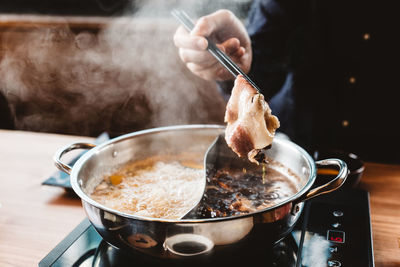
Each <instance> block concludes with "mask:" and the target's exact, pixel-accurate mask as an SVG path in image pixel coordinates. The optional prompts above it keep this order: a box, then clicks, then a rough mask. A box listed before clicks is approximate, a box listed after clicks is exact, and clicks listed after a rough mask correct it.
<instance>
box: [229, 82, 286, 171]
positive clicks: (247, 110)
mask: <svg viewBox="0 0 400 267" xmlns="http://www.w3.org/2000/svg"><path fill="white" fill-rule="evenodd" d="M225 122H226V123H227V127H226V130H225V140H226V142H227V144H228V146H229V147H230V148H231V149H232V150H233V151H234V152H235V153H236V154H237V155H238V156H239V157H246V156H247V157H248V159H249V160H250V161H251V162H254V163H257V164H259V162H260V161H263V157H261V158H260V157H259V152H260V151H261V149H263V148H267V147H268V146H270V145H271V144H272V140H273V138H274V135H275V131H276V129H277V128H279V125H280V124H279V120H278V118H277V117H276V116H274V115H272V114H271V109H270V107H269V106H268V104H267V102H266V101H265V100H264V96H263V95H262V94H261V93H259V92H258V91H257V90H256V89H255V88H254V87H253V86H251V85H250V84H249V83H248V82H247V81H246V80H245V79H244V78H243V76H242V75H239V76H237V78H236V80H235V85H234V87H233V89H232V94H231V97H230V99H229V101H228V104H227V106H226V112H225Z"/></svg>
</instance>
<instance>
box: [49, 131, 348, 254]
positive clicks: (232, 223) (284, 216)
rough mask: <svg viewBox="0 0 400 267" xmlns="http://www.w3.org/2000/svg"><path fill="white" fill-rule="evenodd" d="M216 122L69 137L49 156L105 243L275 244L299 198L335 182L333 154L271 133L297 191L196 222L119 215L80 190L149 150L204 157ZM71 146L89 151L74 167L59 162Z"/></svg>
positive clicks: (338, 181) (139, 248)
mask: <svg viewBox="0 0 400 267" xmlns="http://www.w3.org/2000/svg"><path fill="white" fill-rule="evenodd" d="M224 129H225V128H224V127H223V126H219V125H184V126H172V127H163V128H155V129H150V130H144V131H139V132H134V133H131V134H127V135H123V136H120V137H118V138H115V139H111V140H110V141H108V142H106V143H104V144H102V145H98V146H95V145H93V144H89V143H75V144H71V145H68V146H66V147H63V148H61V149H60V150H59V151H57V152H56V154H55V155H54V160H55V163H56V166H57V167H58V168H59V169H60V170H62V171H64V172H66V173H68V174H70V179H71V185H72V188H73V190H74V191H75V192H76V194H77V195H78V196H79V197H80V198H81V199H82V204H83V208H84V210H85V212H86V214H87V217H88V218H89V220H90V221H91V223H92V224H93V226H94V227H95V229H96V230H97V231H98V232H99V233H100V235H101V236H102V237H103V238H104V240H106V241H107V242H108V243H110V244H112V245H114V246H116V247H118V248H125V249H128V250H131V251H135V252H142V253H145V254H148V255H151V256H156V257H161V258H181V257H185V256H186V257H187V256H195V255H199V254H205V253H206V254H207V255H209V254H212V253H214V252H215V251H218V250H223V249H227V248H230V249H232V248H238V249H240V247H241V246H242V245H245V246H252V245H253V244H257V242H260V241H261V242H263V243H267V244H271V245H272V244H274V243H276V242H278V241H279V240H280V239H282V238H283V237H285V236H286V235H287V234H289V233H290V231H291V230H292V229H293V227H294V225H295V223H296V221H297V220H298V218H299V216H300V214H301V212H302V210H303V205H304V201H306V200H308V199H311V198H313V197H316V196H318V195H321V194H325V193H329V192H331V191H333V190H336V189H337V188H339V187H340V186H341V185H342V184H343V183H344V181H345V179H346V177H347V174H348V169H347V166H346V164H345V163H344V162H343V161H342V160H340V159H326V160H320V161H317V162H314V160H313V159H312V158H311V157H310V156H309V155H308V153H307V152H306V151H305V150H304V149H302V148H301V147H299V146H298V145H296V144H294V143H292V142H290V141H288V140H284V139H279V138H275V139H274V141H273V144H272V148H271V149H269V150H268V156H269V157H271V158H273V159H275V160H276V161H278V162H280V163H282V164H283V165H284V166H286V167H287V168H289V169H290V170H291V171H293V172H294V173H295V174H297V176H298V177H299V178H298V181H296V183H297V184H298V188H300V189H299V191H298V192H297V193H296V194H294V195H292V196H291V197H289V198H287V199H285V200H283V201H282V202H280V203H278V204H277V205H275V206H272V207H269V208H267V209H264V210H261V211H257V212H254V213H249V214H245V215H240V216H235V217H227V218H211V219H196V220H189V219H188V220H186V219H182V220H168V219H155V218H154V219H153V218H146V217H140V216H135V215H130V214H126V213H123V212H119V211H117V210H113V209H110V208H108V207H105V206H103V205H101V204H99V203H97V202H95V201H94V200H93V199H91V198H90V197H89V196H88V195H87V194H86V193H85V192H86V188H87V186H89V185H90V181H91V180H92V179H94V178H95V177H99V175H101V174H102V173H104V172H106V171H108V170H110V168H115V167H116V166H120V165H124V164H126V163H128V162H130V161H132V160H136V159H143V158H145V157H148V156H153V155H159V154H160V153H161V154H166V153H172V154H176V153H180V152H195V153H201V155H204V153H205V152H206V150H207V148H208V147H209V145H210V144H211V143H212V142H213V141H214V140H215V138H216V137H217V136H218V135H219V134H220V133H222V132H223V131H224ZM75 149H90V150H89V151H87V152H86V153H85V154H83V155H82V156H81V157H80V158H79V159H78V161H77V162H76V163H75V164H74V166H73V167H71V166H69V165H67V164H65V163H63V162H62V161H61V158H62V156H63V155H64V154H66V153H67V152H69V151H71V150H75ZM325 165H334V166H337V167H338V168H339V174H338V175H337V177H335V178H334V179H333V180H332V181H330V182H329V183H327V184H325V185H323V186H320V187H317V188H314V189H311V187H312V185H313V183H314V181H315V179H316V173H317V171H316V168H317V166H325Z"/></svg>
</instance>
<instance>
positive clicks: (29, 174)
mask: <svg viewBox="0 0 400 267" xmlns="http://www.w3.org/2000/svg"><path fill="white" fill-rule="evenodd" d="M80 141H90V142H92V141H93V138H89V137H78V136H66V135H56V134H43V133H33V132H21V131H6V130H0V148H1V153H0V183H1V184H0V266H24V267H26V266H37V264H38V262H39V261H40V260H41V259H42V258H43V257H44V256H46V255H47V253H48V252H50V250H52V249H53V248H54V247H55V246H56V245H57V244H58V243H59V242H60V241H61V240H62V239H63V238H64V237H65V236H67V235H68V233H70V232H71V231H72V230H73V229H74V228H75V227H76V226H77V225H78V224H79V223H80V222H81V221H82V220H83V219H84V218H85V214H84V212H83V209H82V207H81V203H80V200H79V199H78V198H76V197H74V196H73V195H69V194H67V193H66V191H65V190H64V189H61V188H56V187H49V186H43V185H41V183H42V182H43V181H44V180H45V179H46V178H48V177H49V176H50V175H51V174H52V173H53V172H55V171H56V168H55V166H54V164H53V159H52V156H53V154H54V152H55V151H56V150H57V149H59V148H60V147H62V146H64V145H66V144H70V143H72V142H80ZM361 187H362V188H364V189H367V190H368V191H369V192H370V199H371V217H372V231H373V239H374V256H375V265H376V267H383V266H385V267H386V266H387V267H389V266H390V267H394V266H400V165H384V164H376V163H366V169H365V173H364V175H363V178H362V182H361Z"/></svg>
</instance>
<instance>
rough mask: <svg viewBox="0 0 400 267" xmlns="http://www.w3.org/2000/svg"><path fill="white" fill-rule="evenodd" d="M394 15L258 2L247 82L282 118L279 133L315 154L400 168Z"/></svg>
mask: <svg viewBox="0 0 400 267" xmlns="http://www.w3.org/2000/svg"><path fill="white" fill-rule="evenodd" d="M384 2H387V1H384ZM392 9H393V10H396V9H395V8H394V7H392ZM390 12H392V11H391V10H390V7H389V6H388V5H386V3H385V4H383V3H380V2H379V3H378V2H373V3H372V1H370V0H368V1H358V0H357V1H317V0H308V1H296V0H271V1H263V0H255V1H254V2H253V5H252V8H251V10H250V13H249V18H248V22H247V29H248V33H249V35H250V37H251V40H252V47H253V62H252V67H251V70H250V73H249V76H250V77H252V79H254V80H255V82H256V83H257V84H258V86H259V87H260V88H261V89H262V90H263V94H264V95H265V96H266V99H267V101H268V102H269V104H270V107H271V109H272V112H273V113H274V114H275V115H277V116H278V118H279V120H280V122H281V128H280V129H279V130H280V131H282V132H284V133H286V134H287V135H288V136H289V137H290V138H291V139H292V140H293V141H294V142H296V143H298V144H299V145H301V146H303V147H304V148H306V149H307V150H308V151H309V152H310V153H312V152H313V151H315V150H320V149H340V150H344V151H348V152H353V153H355V154H358V155H359V156H360V158H361V159H364V160H368V161H382V162H397V163H399V162H400V153H399V152H400V129H399V128H400V127H398V126H397V124H398V123H400V119H399V118H398V116H399V115H400V111H399V108H398V105H399V104H398V97H397V95H398V93H397V92H396V91H398V89H399V88H398V87H399V86H398V82H397V77H396V73H395V72H397V67H393V64H391V63H392V62H396V63H397V59H398V56H397V50H398V46H397V44H396V43H395V41H394V39H395V35H396V34H397V32H398V30H395V29H393V31H392V30H391V28H394V22H393V23H392V22H390V21H389V20H390V19H392V18H395V16H393V17H392V16H390Z"/></svg>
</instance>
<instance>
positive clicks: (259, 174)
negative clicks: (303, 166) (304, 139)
mask: <svg viewBox="0 0 400 267" xmlns="http://www.w3.org/2000/svg"><path fill="white" fill-rule="evenodd" d="M279 165H280V164H279V163H277V162H274V161H272V160H269V163H268V164H266V165H264V166H261V165H260V166H259V167H258V168H257V169H254V170H251V171H249V170H246V169H229V168H222V169H219V170H218V171H217V170H212V171H211V172H210V173H208V174H207V177H208V178H207V187H206V190H205V193H204V195H203V198H202V200H201V201H200V203H199V205H198V206H197V208H196V209H195V210H194V211H192V212H191V213H190V214H188V215H187V216H186V218H215V217H229V216H235V215H240V214H246V213H250V212H254V211H257V210H261V209H265V208H268V207H271V206H274V205H276V204H278V203H279V202H281V201H282V200H283V199H285V198H287V197H290V196H292V195H294V194H295V193H296V192H297V191H298V188H297V185H296V183H295V181H296V180H297V177H290V178H289V177H288V176H287V175H284V174H283V173H282V172H280V171H278V170H277V169H278V168H274V167H276V166H279ZM281 167H282V166H281ZM291 175H292V176H294V175H293V174H291Z"/></svg>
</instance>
